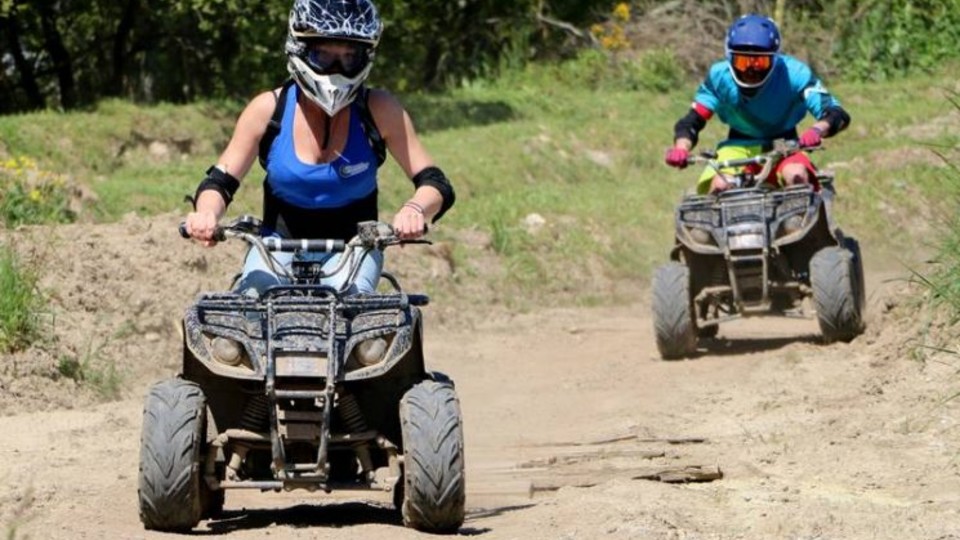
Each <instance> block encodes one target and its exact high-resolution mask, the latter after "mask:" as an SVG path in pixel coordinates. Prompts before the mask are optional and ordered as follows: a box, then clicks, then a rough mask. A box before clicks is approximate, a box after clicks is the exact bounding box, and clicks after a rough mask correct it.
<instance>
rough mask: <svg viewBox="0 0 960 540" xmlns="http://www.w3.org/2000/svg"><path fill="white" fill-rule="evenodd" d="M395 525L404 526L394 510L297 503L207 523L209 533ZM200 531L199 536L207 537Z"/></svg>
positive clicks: (239, 512)
mask: <svg viewBox="0 0 960 540" xmlns="http://www.w3.org/2000/svg"><path fill="white" fill-rule="evenodd" d="M361 524H365V525H370V524H374V525H377V524H379V525H396V526H398V527H402V526H403V522H402V521H401V519H400V514H398V513H397V511H396V510H394V509H393V507H385V506H377V505H374V504H367V503H345V504H329V505H310V504H300V505H297V506H291V507H289V508H270V509H263V510H258V509H252V510H251V509H243V510H224V511H223V514H221V515H220V517H219V518H218V519H216V520H211V521H209V522H208V523H207V527H208V528H209V534H211V535H214V534H226V533H231V532H234V531H241V530H253V529H266V528H268V527H274V526H287V527H294V528H303V527H327V528H340V527H346V526H350V525H361ZM206 533H207V532H206V531H202V532H200V533H199V534H201V535H203V534H206Z"/></svg>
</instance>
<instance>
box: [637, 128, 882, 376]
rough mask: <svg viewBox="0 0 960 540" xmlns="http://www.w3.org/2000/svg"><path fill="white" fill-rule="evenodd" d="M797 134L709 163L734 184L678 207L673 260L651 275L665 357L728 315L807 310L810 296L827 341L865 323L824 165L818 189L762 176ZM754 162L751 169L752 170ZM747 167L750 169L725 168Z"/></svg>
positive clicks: (858, 279) (710, 156)
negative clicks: (776, 185)
mask: <svg viewBox="0 0 960 540" xmlns="http://www.w3.org/2000/svg"><path fill="white" fill-rule="evenodd" d="M799 151H800V148H799V147H798V145H797V144H796V142H795V141H783V140H780V141H776V142H775V143H774V145H773V149H772V150H770V151H769V152H766V153H763V154H761V155H758V156H755V157H751V158H746V159H734V160H727V161H717V160H716V154H715V153H713V152H705V153H703V154H701V155H699V156H694V157H691V158H690V160H689V163H691V164H692V163H707V164H708V165H709V166H710V167H712V168H713V169H714V170H716V171H718V173H719V174H723V175H724V177H725V179H726V180H727V181H728V182H730V183H731V184H732V185H733V188H732V189H729V190H727V191H724V192H721V193H719V194H716V195H688V196H685V197H684V198H683V200H682V201H681V203H680V205H679V206H678V207H677V210H676V243H675V246H674V248H673V250H672V251H671V253H670V259H671V262H669V263H667V264H666V265H663V266H661V267H660V268H658V269H657V270H656V273H655V274H654V278H653V319H654V330H655V334H656V340H657V348H658V349H659V351H660V355H661V356H662V357H663V358H664V359H678V358H683V357H687V356H690V355H692V354H693V353H694V352H695V351H696V347H697V343H698V338H711V337H714V336H716V334H717V331H718V326H719V325H720V324H721V323H724V322H726V321H729V320H732V319H736V318H740V317H752V316H759V315H774V316H799V317H802V316H803V312H802V303H803V300H804V299H805V298H808V297H809V298H812V301H813V305H814V307H815V309H816V314H817V320H818V322H819V325H820V330H821V333H822V334H823V337H824V338H825V340H826V341H828V342H829V341H837V340H839V341H850V340H852V339H853V338H854V337H856V336H857V335H859V334H860V333H861V332H862V331H863V328H864V325H863V315H862V313H863V307H864V281H863V262H862V260H861V258H860V247H859V245H858V244H857V241H856V240H855V239H853V238H852V237H849V236H846V235H845V234H844V233H843V232H842V231H841V230H840V228H839V227H838V226H837V223H836V221H835V219H834V215H833V199H834V195H835V190H834V186H833V176H832V175H831V174H828V173H823V172H821V173H818V175H817V180H818V184H819V189H818V188H817V187H816V186H811V185H798V186H791V187H786V188H783V189H773V186H771V185H770V184H767V183H765V180H766V179H767V177H768V176H769V175H770V173H771V171H772V170H773V169H774V167H775V165H776V164H777V163H779V162H780V160H782V159H783V158H785V157H787V156H789V155H791V154H794V153H796V152H799ZM751 166H752V168H753V169H752V170H753V171H757V169H759V171H758V172H755V173H751V172H749V171H750V170H751V169H750V167H751ZM740 167H744V168H746V170H745V172H740V173H736V174H727V173H724V172H721V171H724V170H727V169H731V168H740Z"/></svg>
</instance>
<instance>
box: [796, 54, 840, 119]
mask: <svg viewBox="0 0 960 540" xmlns="http://www.w3.org/2000/svg"><path fill="white" fill-rule="evenodd" d="M790 82H791V86H792V87H793V88H794V89H795V90H796V91H797V92H799V93H800V95H801V96H802V97H803V102H804V104H806V106H807V110H808V111H810V114H811V115H813V117H814V118H816V119H817V120H819V119H821V118H823V114H824V112H826V110H827V109H830V108H834V107H840V101H838V100H837V98H835V97H833V95H832V94H831V93H830V92H829V91H828V90H827V87H826V86H824V84H823V82H822V81H821V80H820V79H819V78H817V76H816V75H815V74H814V73H813V70H811V69H810V68H809V67H808V66H807V65H806V64H803V63H802V62H800V61H798V60H794V61H793V62H792V66H791V69H790Z"/></svg>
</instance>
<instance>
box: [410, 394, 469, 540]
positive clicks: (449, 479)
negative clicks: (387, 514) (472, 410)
mask: <svg viewBox="0 0 960 540" xmlns="http://www.w3.org/2000/svg"><path fill="white" fill-rule="evenodd" d="M400 425H401V429H402V431H403V479H402V488H401V489H402V491H398V493H397V495H398V497H397V501H396V502H397V503H399V505H398V506H399V508H400V512H401V514H402V515H403V524H404V525H406V526H407V527H411V528H414V529H417V530H420V531H424V532H429V533H440V534H451V533H455V532H457V530H458V529H459V528H460V526H461V525H462V524H463V519H464V515H465V504H466V486H465V480H464V456H463V421H462V420H461V416H460V403H459V401H458V399H457V395H456V392H455V391H454V388H453V385H451V384H448V383H440V382H436V381H430V380H427V381H423V382H421V383H419V384H417V385H415V386H413V387H412V388H410V390H408V391H407V393H406V394H404V396H403V399H401V400H400Z"/></svg>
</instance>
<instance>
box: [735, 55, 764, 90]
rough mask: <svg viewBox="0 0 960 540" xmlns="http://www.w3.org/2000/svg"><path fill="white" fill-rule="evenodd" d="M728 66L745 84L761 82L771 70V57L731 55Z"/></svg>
mask: <svg viewBox="0 0 960 540" xmlns="http://www.w3.org/2000/svg"><path fill="white" fill-rule="evenodd" d="M730 64H731V65H732V66H733V69H734V71H735V72H736V74H737V78H738V79H740V80H741V81H743V82H745V83H747V84H756V83H760V82H763V80H764V79H766V78H767V74H768V73H770V69H772V68H773V55H770V54H745V53H736V52H735V53H733V54H732V55H731V57H730Z"/></svg>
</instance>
